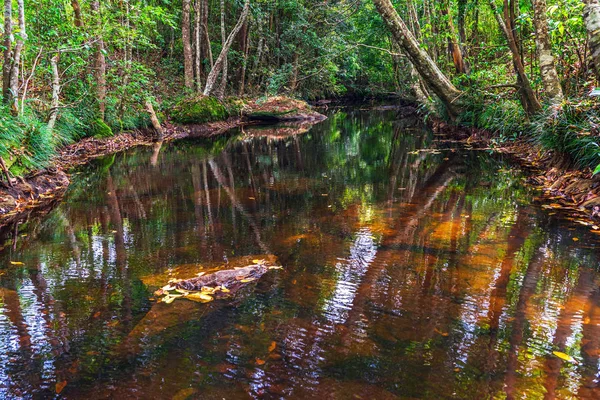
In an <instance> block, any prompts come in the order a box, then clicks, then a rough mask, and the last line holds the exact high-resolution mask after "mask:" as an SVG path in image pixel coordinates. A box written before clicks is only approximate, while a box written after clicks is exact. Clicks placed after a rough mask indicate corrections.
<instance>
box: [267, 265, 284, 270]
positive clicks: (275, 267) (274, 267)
mask: <svg viewBox="0 0 600 400" xmlns="http://www.w3.org/2000/svg"><path fill="white" fill-rule="evenodd" d="M269 269H283V267H282V266H281V265H273V266H271V267H269Z"/></svg>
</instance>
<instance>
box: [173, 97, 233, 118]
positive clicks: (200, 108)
mask: <svg viewBox="0 0 600 400" xmlns="http://www.w3.org/2000/svg"><path fill="white" fill-rule="evenodd" d="M228 117H229V113H228V112H227V109H226V108H225V106H224V105H223V104H222V103H221V102H220V101H219V100H218V99H216V98H214V97H206V96H200V97H193V98H186V99H183V100H181V101H179V102H178V103H177V104H176V105H175V107H173V109H172V110H171V118H172V119H173V121H174V122H177V123H180V124H203V123H205V122H214V121H223V120H226V119H227V118H228Z"/></svg>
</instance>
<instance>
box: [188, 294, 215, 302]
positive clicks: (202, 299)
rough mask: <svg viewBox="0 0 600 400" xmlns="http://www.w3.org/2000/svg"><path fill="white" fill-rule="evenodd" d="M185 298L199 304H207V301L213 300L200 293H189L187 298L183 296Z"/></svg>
mask: <svg viewBox="0 0 600 400" xmlns="http://www.w3.org/2000/svg"><path fill="white" fill-rule="evenodd" d="M185 298H186V299H189V300H192V301H197V302H200V303H208V302H209V301H213V300H214V298H213V297H212V296H210V295H208V294H206V293H202V292H196V293H190V294H188V295H187V296H185Z"/></svg>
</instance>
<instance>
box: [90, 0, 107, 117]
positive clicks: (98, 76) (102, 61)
mask: <svg viewBox="0 0 600 400" xmlns="http://www.w3.org/2000/svg"><path fill="white" fill-rule="evenodd" d="M90 8H91V10H92V13H93V14H94V16H93V17H94V18H95V28H96V29H97V30H98V34H97V36H96V44H95V48H96V49H95V50H96V51H95V55H94V58H95V60H94V64H95V65H94V78H95V80H96V97H97V98H98V99H97V100H98V114H99V118H100V119H101V120H102V121H104V118H105V115H106V57H105V56H104V40H103V39H102V32H101V29H102V18H101V15H100V2H99V1H98V0H95V1H92V2H91V4H90Z"/></svg>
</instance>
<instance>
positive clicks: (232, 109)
mask: <svg viewBox="0 0 600 400" xmlns="http://www.w3.org/2000/svg"><path fill="white" fill-rule="evenodd" d="M223 105H224V106H225V108H226V109H227V112H228V113H229V115H241V114H242V111H243V110H244V108H245V107H246V106H247V103H246V101H245V100H243V99H240V98H238V97H228V98H227V99H225V101H224V104H223Z"/></svg>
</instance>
